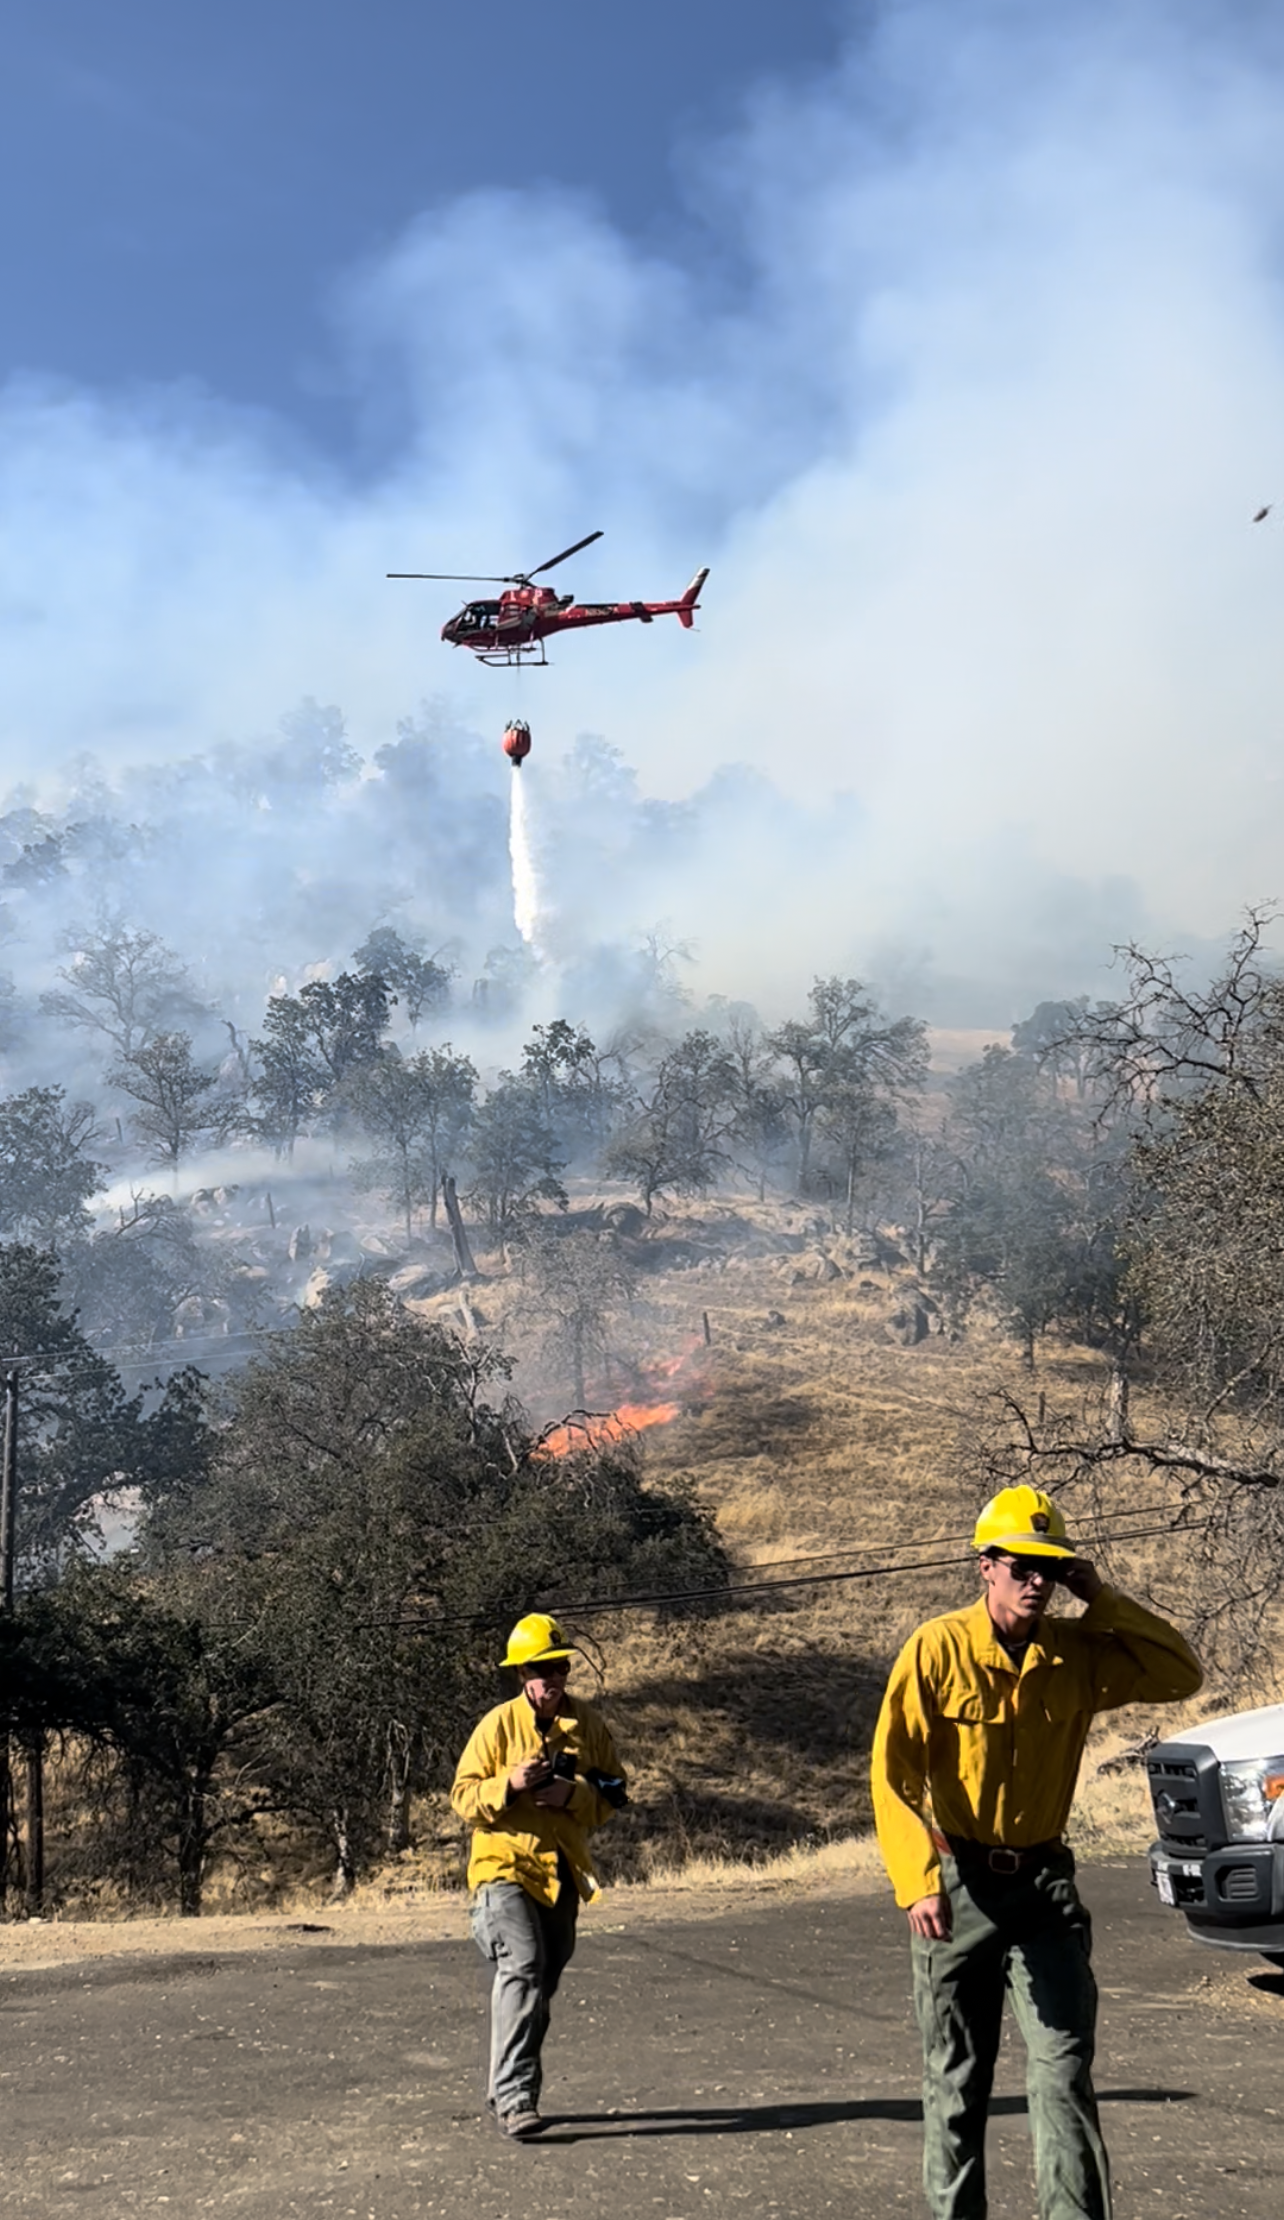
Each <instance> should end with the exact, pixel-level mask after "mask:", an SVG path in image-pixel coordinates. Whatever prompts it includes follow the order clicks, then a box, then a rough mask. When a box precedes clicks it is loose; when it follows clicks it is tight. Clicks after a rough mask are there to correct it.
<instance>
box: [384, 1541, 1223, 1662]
mask: <svg viewBox="0 0 1284 2220" xmlns="http://www.w3.org/2000/svg"><path fill="white" fill-rule="evenodd" d="M1211 1523H1212V1522H1211V1520H1209V1519H1197V1520H1193V1521H1192V1522H1191V1523H1190V1524H1189V1525H1188V1526H1183V1527H1181V1528H1180V1529H1174V1528H1173V1527H1172V1526H1171V1525H1165V1526H1141V1527H1134V1528H1132V1529H1130V1530H1129V1531H1128V1532H1126V1533H1115V1534H1108V1535H1106V1536H1102V1537H1098V1538H1099V1539H1105V1540H1109V1541H1114V1542H1139V1541H1147V1540H1150V1539H1151V1538H1153V1537H1154V1536H1155V1535H1158V1534H1172V1533H1173V1532H1174V1531H1180V1532H1181V1533H1183V1534H1198V1533H1201V1532H1202V1531H1203V1530H1204V1529H1205V1528H1206V1527H1208V1526H1209V1525H1210V1524H1211ZM785 1562H786V1563H788V1562H789V1560H788V1559H786V1560H785ZM975 1562H976V1559H975V1556H974V1555H973V1553H972V1552H971V1551H969V1552H968V1554H967V1556H965V1557H919V1558H912V1559H911V1560H910V1561H909V1562H908V1563H901V1564H881V1565H858V1566H852V1567H850V1568H849V1569H848V1570H847V1571H846V1572H824V1573H798V1574H796V1575H795V1576H794V1577H793V1578H792V1579H787V1580H760V1581H759V1580H756V1581H749V1582H736V1583H733V1584H732V1585H730V1586H727V1587H723V1588H673V1589H669V1590H667V1591H665V1592H663V1593H660V1594H652V1595H636V1596H593V1597H588V1598H587V1599H585V1600H582V1601H576V1602H573V1603H557V1602H553V1603H550V1604H548V1605H547V1606H546V1608H547V1609H548V1610H549V1611H550V1612H552V1613H553V1614H554V1616H556V1617H558V1618H566V1619H574V1618H585V1617H597V1616H600V1615H601V1614H602V1613H609V1612H612V1611H643V1610H648V1609H655V1608H659V1607H661V1606H663V1607H664V1608H666V1609H672V1608H674V1607H682V1606H684V1605H694V1604H698V1603H725V1602H726V1601H727V1600H728V1598H730V1597H733V1596H761V1595H770V1594H774V1593H778V1592H779V1591H781V1590H782V1589H786V1588H824V1587H830V1586H832V1585H834V1584H835V1583H836V1582H839V1581H844V1580H886V1579H893V1578H895V1576H896V1575H897V1574H898V1573H910V1572H955V1571H957V1570H958V1569H959V1568H960V1567H961V1566H964V1565H970V1564H975ZM497 1623H498V1622H497V1620H496V1619H495V1617H494V1615H493V1614H492V1613H489V1612H486V1613H483V1612H470V1613H469V1612H459V1613H454V1614H442V1615H440V1616H438V1617H435V1618H433V1617H423V1618H415V1619H401V1618H398V1619H363V1620H361V1621H360V1622H359V1624H360V1625H361V1626H363V1627H367V1628H374V1627H389V1628H394V1629H395V1628H401V1629H403V1630H404V1632H405V1633H407V1634H416V1633H428V1632H431V1631H432V1629H433V1628H435V1627H448V1626H470V1627H489V1626H494V1625H496V1624H497Z"/></svg>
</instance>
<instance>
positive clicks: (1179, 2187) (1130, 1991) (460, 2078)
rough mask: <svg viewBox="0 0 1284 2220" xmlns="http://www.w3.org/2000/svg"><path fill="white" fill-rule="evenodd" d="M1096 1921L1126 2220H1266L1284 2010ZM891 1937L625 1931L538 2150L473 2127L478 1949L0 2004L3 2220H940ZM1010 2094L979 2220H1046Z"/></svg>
mask: <svg viewBox="0 0 1284 2220" xmlns="http://www.w3.org/2000/svg"><path fill="white" fill-rule="evenodd" d="M1084 1893H1085V1896H1086V1897H1087V1899H1088V1901H1089V1903H1090V1904H1091V1905H1092V1907H1093V1909H1094V1912H1095V1915H1096V1919H1097V1968H1098V1975H1099V1978H1100V1981H1101V1984H1102V1988H1103V1991H1104V1998H1103V2025H1102V2038H1103V2040H1102V2056H1101V2061H1100V2068H1099V2073H1098V2087H1099V2089H1100V2092H1101V2096H1102V2100H1103V2113H1104V2118H1105V2123H1106V2132H1107V2135H1108V2138H1109V2141H1110V2145H1111V2150H1112V2154H1113V2159H1114V2165H1115V2172H1116V2180H1117V2187H1118V2199H1117V2211H1118V2213H1119V2214H1120V2215H1121V2216H1125V2215H1126V2216H1133V2215H1137V2216H1141V2220H1146V2216H1149V2215H1154V2220H1197V2216H1198V2220H1208V2216H1209V2215H1212V2216H1215V2220H1233V2216H1235V2215H1240V2214H1248V2215H1253V2216H1254V2220H1256V2216H1259V2215H1260V2216H1261V2220H1267V2215H1270V2216H1271V2220H1275V2216H1276V2215H1277V2214H1278V2211H1279V2205H1280V2197H1281V2173H1282V2171H1284V2090H1282V2088H1281V2076H1280V2043H1281V2032H1282V2030H1284V1977H1281V1976H1280V1975H1278V1974H1273V1973H1272V1972H1271V1971H1270V1969H1269V1968H1268V1967H1266V1966H1265V1965H1259V1963H1258V1962H1257V1961H1256V1960H1254V1959H1251V1958H1247V1959H1243V1960H1240V1959H1238V1958H1230V1957H1229V1956H1228V1955H1227V1954H1223V1953H1213V1952H1210V1951H1204V1950H1200V1949H1199V1948H1198V1947H1197V1946H1196V1945H1194V1944H1191V1943H1189V1942H1187V1941H1186V1940H1185V1937H1184V1931H1183V1929H1182V1926H1181V1923H1180V1922H1179V1921H1175V1920H1174V1919H1173V1918H1172V1917H1171V1916H1170V1915H1164V1914H1163V1913H1162V1912H1161V1911H1160V1909H1159V1907H1158V1906H1157V1905H1156V1903H1155V1901H1154V1898H1153V1896H1152V1895H1151V1892H1150V1890H1149V1888H1148V1886H1147V1885H1146V1882H1145V1878H1144V1872H1142V1871H1141V1870H1139V1868H1138V1866H1137V1865H1136V1864H1135V1863H1134V1864H1131V1865H1128V1866H1118V1867H1111V1866H1099V1867H1094V1868H1091V1869H1089V1870H1088V1871H1087V1873H1086V1875H1085V1878H1084ZM903 1926H904V1922H903V1919H902V1917H901V1915H900V1914H898V1913H897V1912H895V1911H894V1909H893V1908H892V1907H891V1905H890V1904H889V1902H888V1900H887V1898H886V1897H885V1896H884V1895H882V1894H872V1893H868V1892H862V1893H859V1894H857V1893H848V1894H843V1893H839V1892H837V1891H834V1890H830V1891H827V1892H823V1893H819V1894H812V1893H800V1894H794V1895H791V1896H787V1897H782V1898H781V1899H780V1900H779V1901H775V1902H772V1901H764V1900H762V1899H761V1898H757V1899H751V1900H748V1901H746V1902H737V1901H736V1900H734V1899H732V1900H728V1901H727V1904H726V1908H725V1909H724V1910H723V1911H722V1912H721V1913H720V1915H719V1916H717V1917H708V1918H703V1917H701V1918H692V1917H690V1916H687V1917H682V1918H675V1919H670V1918H666V1917H665V1916H663V1909H662V1907H661V1912H660V1916H655V1914H654V1912H652V1913H651V1914H650V1915H648V1916H634V1915H632V1914H630V1916H629V1917H628V1918H627V1919H626V1920H625V1921H624V1922H621V1921H620V1920H619V1918H618V1916H613V1910H612V1907H611V1900H610V1899H608V1900H607V1905H606V1907H605V1908H604V1909H602V1910H601V1911H598V1912H594V1913H591V1914H590V1915H589V1916H588V1919H587V1921H586V1925H585V1931H584V1934H583V1938H582V1941H581V1946H580V1951H579V1954H578V1957H577V1959H576V1962H575V1965H574V1967H573V1968H572V1970H571V1973H570V1974H569V1975H568V1977H567V1984H566V1988H565V1990H564V1993H563V1996H562V1998H561V1999H559V2003H558V2007H557V2010H556V2016H555V2023H554V2029H553V2034H552V2036H551V2038H550V2043H549V2049H548V2052H547V2060H548V2065H549V2075H548V2085H547V2087H546V2090H545V2107H546V2110H547V2111H548V2113H549V2114H550V2121H551V2124H550V2126H549V2128H548V2130H547V2132H546V2134H545V2135H544V2137H543V2138H542V2140H541V2141H540V2143H539V2144H537V2145H528V2146H521V2145H518V2146H513V2145H509V2144H506V2143H504V2142H503V2141H502V2140H501V2139H500V2137H499V2136H498V2134H497V2133H496V2132H495V2131H494V2130H493V2128H491V2127H490V2125H489V2123H488V2121H487V2120H486V2119H485V2116H484V2115H483V2113H482V2110H481V2105H480V2097H481V2064H482V2058H481V2050H482V2030H483V1979H482V1969H481V1966H480V1961H478V1960H477V1959H476V1958H475V1956H474V1954H473V1952H472V1950H471V1946H470V1945H469V1944H468V1943H467V1942H466V1941H464V1940H463V1939H462V1938H461V1939H455V1940H439V1941H431V1942H420V1943H416V1944H404V1945H402V1946H400V1947H393V1946H385V1947H369V1946H362V1947H353V1946H352V1945H350V1944H349V1943H347V1942H346V1941H344V1940H343V1939H342V1938H341V1936H336V1935H333V1934H330V1935H327V1934H317V1935H307V1934H298V1933H294V1934H284V1933H283V1934H282V1935H281V1936H280V1938H279V1940H278V1941H277V1942H276V1943H275V1945H274V1946H272V1947H269V1948H265V1949H263V1950H261V1951H259V1952H253V1953H251V1952H244V1951H242V1952H240V1953H238V1954H227V1953H218V1954H216V1953H211V1954H210V1955H208V1956H199V1955H194V1954H192V1953H191V1952H190V1951H187V1952H185V1954H184V1955H182V1956H181V1957H166V1956H151V1957H139V1956H126V1957H118V1958H115V1959H112V1958H105V1957H97V1958H93V1959H89V1960H85V1961H82V1962H77V1963H72V1964H67V1965H61V1966H59V1965H46V1966H43V1967H42V1966H39V1965H27V1966H25V1967H14V1968H11V1969H9V1970H4V1971H0V2076H2V2091H3V2093H2V2094H0V2122H2V2134H0V2154H2V2155H0V2212H8V2211H11V2210H12V2211H20V2212H22V2213H25V2214H29V2215H31V2216H32V2220H54V2216H55V2215H57V2216H59V2220H62V2216H64V2215H71V2214H75V2215H77V2220H115V2216H116V2215H124V2214H134V2213H139V2212H150V2211H153V2210H154V2211H156V2212H166V2213H168V2214H181V2215H182V2216H183V2220H187V2216H189V2215H193V2214H197V2213H203V2212H230V2213H236V2214H239V2215H244V2216H245V2220H287V2216H289V2215H304V2216H308V2220H312V2216H319V2215H324V2214H335V2215H340V2216H345V2215H346V2216H355V2220H421V2216H422V2220H429V2216H431V2220H702V2216H704V2215H735V2214H737V2213H740V2212H744V2213H746V2214H749V2213H752V2214H754V2215H755V2216H758V2215H772V2214H779V2215H781V2220H785V2216H789V2215H799V2216H808V2220H810V2216H812V2215H822V2214H826V2213H834V2214H842V2215H844V2216H845V2220H888V2216H890V2215H893V2214H897V2213H905V2214H911V2215H914V2214H921V2211H922V2205H921V2201H920V2197H919V2190H918V2167H919V2120H918V2097H917V2055H916V2038H915V2034H914V2030H913V2026H912V2022H911V2019H910V2014H909V2008H908V2001H907V1964H906V1951H905V1942H904V1935H903ZM190 1933H191V1930H190V1929H189V1930H188V1935H190ZM57 1935H58V1931H57V1930H49V1949H50V1955H51V1956H52V1955H53V1954H54V1953H55V1951H56V1950H57V1948H58V1941H57ZM184 1940H185V1941H186V1940H187V1936H185V1937H184ZM0 1963H2V1960H0ZM998 2086H999V2095H998V2099H997V2103H996V2107H995V2112H996V2117H995V2119H994V2123H993V2127H992V2131H991V2181H992V2194H991V2210H992V2214H993V2216H994V2220H1030V2215H1031V2214H1032V2213H1033V2211H1034V2200H1033V2192H1032V2184H1031V2175H1030V2165H1029V2137H1028V2132H1027V2126H1026V2119H1025V2108H1024V2100H1023V2097H1022V2095H1021V2059H1020V2053H1019V2050H1015V2049H1012V2048H1005V2052H1004V2057H1003V2060H1002V2063H1001V2066H1000V2077H999V2085H998Z"/></svg>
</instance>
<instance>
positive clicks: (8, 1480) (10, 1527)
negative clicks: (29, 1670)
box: [0, 1360, 18, 1615]
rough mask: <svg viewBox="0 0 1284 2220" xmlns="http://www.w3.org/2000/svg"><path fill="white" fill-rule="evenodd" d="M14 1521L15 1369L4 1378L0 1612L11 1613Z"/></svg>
mask: <svg viewBox="0 0 1284 2220" xmlns="http://www.w3.org/2000/svg"><path fill="white" fill-rule="evenodd" d="M17 1518H18V1366H17V1362H16V1360H11V1361H10V1363H9V1364H8V1365H7V1366H6V1367H5V1375H4V1465H3V1469H2V1470H0V1611H4V1612H5V1614H6V1615H8V1614H9V1613H10V1612H11V1611H12V1610H13V1541H14V1533H15V1530H16V1526H17Z"/></svg>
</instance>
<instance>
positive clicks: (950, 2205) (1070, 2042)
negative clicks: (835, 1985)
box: [910, 1850, 1110, 2220]
mask: <svg viewBox="0 0 1284 2220" xmlns="http://www.w3.org/2000/svg"><path fill="white" fill-rule="evenodd" d="M942 1866H943V1878H942V1887H943V1889H944V1890H945V1893H946V1894H947V1895H948V1897H949V1900H950V1907H951V1910H952V1912H953V1933H952V1934H951V1936H950V1939H949V1941H948V1942H924V1941H922V1940H921V1939H920V1938H919V1937H918V1936H917V1935H912V1936H911V1938H910V1948H911V1952H912V1956H913V1966H914V2009H915V2012H916V2014H917V2016H918V2024H919V2028H920V2031H921V2033H922V2037H923V2133H924V2144H923V2187H924V2191H925V2194H926V2197H927V2204H928V2209H929V2211H930V2212H931V2214H932V2220H985V2215H986V2211H987V2205H986V2196H985V2120H986V2113H987V2110H988V2108H989V2102H990V2091H991V2088H992V2085H993V2081H994V2061H995V2058H996V2056H997V2054H998V2048H999V2028H1000V2022H1001V2020H1002V2017H1003V1998H1004V1993H1005V1991H1006V1993H1007V1994H1008V1995H1010V1996H1011V1999H1012V2008H1013V2010H1014V2012H1015V2013H1016V2018H1017V2025H1018V2026H1019V2028H1020V2030H1021V2033H1022V2036H1023V2037H1024V2039H1025V2047H1026V2090H1027V2094H1028V2102H1029V2108H1030V2128H1031V2132H1032V2134H1033V2137H1034V2161H1035V2169H1036V2173H1037V2176H1038V2184H1039V2213H1040V2216H1041V2220H1109V2215H1110V2174H1109V2168H1108V2165H1107V2160H1106V2150H1105V2145H1104V2143H1103V2142H1102V2140H1101V2128H1100V2125H1099V2123H1098V2119H1097V2100H1096V2097H1095V2096H1094V2094H1093V2089H1092V2054H1093V2047H1094V2041H1095V2033H1096V2022H1097V1984H1096V1982H1095V1981H1094V1979H1093V1975H1092V1967H1091V1965H1090V1964H1089V1953H1090V1951H1091V1948H1092V1926H1091V1922H1090V1920H1089V1918H1088V1914H1087V1912H1086V1911H1085V1910H1084V1907H1083V1905H1082V1904H1081V1903H1080V1901H1079V1892H1078V1890H1077V1889H1076V1887H1075V1884H1074V1858H1073V1857H1072V1855H1071V1853H1070V1852H1069V1851H1068V1850H1062V1851H1057V1852H1055V1853H1054V1854H1053V1855H1052V1856H1051V1857H1049V1858H1048V1859H1047V1861H1046V1862H1045V1863H1043V1864H1039V1865H1034V1866H1032V1867H1030V1868H1029V1869H1028V1870H1027V1871H1025V1872H1021V1873H1016V1874H1012V1875H1010V1876H1008V1875H1000V1874H994V1873H991V1872H989V1871H988V1870H987V1868H986V1867H985V1866H984V1865H982V1864H978V1863H977V1862H976V1861H974V1860H972V1859H971V1858H969V1859H968V1860H967V1863H966V1867H965V1870H964V1871H963V1872H960V1869H959V1866H958V1864H957V1863H956V1862H955V1860H954V1859H953V1858H949V1857H947V1858H944V1859H943V1860H942Z"/></svg>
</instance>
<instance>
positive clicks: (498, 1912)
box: [451, 1611, 627, 2138]
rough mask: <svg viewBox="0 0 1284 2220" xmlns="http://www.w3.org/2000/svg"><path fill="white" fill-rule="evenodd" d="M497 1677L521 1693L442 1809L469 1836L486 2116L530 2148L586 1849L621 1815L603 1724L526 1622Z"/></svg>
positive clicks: (491, 1715) (482, 1726)
mask: <svg viewBox="0 0 1284 2220" xmlns="http://www.w3.org/2000/svg"><path fill="white" fill-rule="evenodd" d="M504 1663H505V1665H508V1666H513V1667H515V1668H516V1670H517V1672H518V1674H519V1675H520V1678H521V1683H522V1686H521V1693H520V1694H519V1695H518V1696H515V1697H514V1698H513V1699H512V1701H511V1702H509V1703H504V1704H498V1705H496V1707H495V1709H494V1710H493V1711H488V1712H487V1714H486V1716H485V1718H484V1719H482V1720H481V1721H480V1722H479V1724H478V1725H477V1726H476V1727H475V1728H474V1729H473V1732H472V1735H471V1737H470V1738H469V1742H468V1747H467V1749H466V1750H465V1751H464V1754H463V1756H462V1757H461V1758H460V1760H459V1765H458V1768H457V1770H456V1773H455V1784H454V1787H453V1789H452V1790H451V1802H452V1804H453V1805H454V1807H455V1810H456V1811H457V1812H458V1813H459V1816H460V1818H461V1819H465V1820H467V1821H468V1822H469V1824H470V1825H471V1827H472V1829H473V1837H472V1850H471V1854H470V1857H469V1862H468V1886H469V1888H470V1889H472V1890H473V1891H474V1892H475V1893H474V1897H473V1908H472V1931H473V1939H474V1941H475V1942H476V1944H477V1947H478V1949H479V1950H480V1952H481V1954H482V1956H483V1958H485V1959H486V1961H487V1963H488V1964H489V1965H491V1966H492V1967H493V1968H494V1979H493V1981H492V1984H491V2007H490V2031H491V2033H490V2082H489V2091H488V2096H487V2102H488V2104H489V2106H490V2109H491V2111H492V2112H493V2113H494V2115H495V2118H496V2120H497V2121H498V2124H499V2126H500V2128H501V2130H502V2132H503V2133H504V2134H505V2135H510V2136H516V2137H518V2138H524V2137H526V2136H530V2135H538V2133H539V2131H540V2129H541V2127H542V2126H543V2121H542V2120H541V2118H540V2111H539V2099H540V2086H541V2080H542V2068H541V2060H540V2052H541V2049H542V2047H543V2042H544V2037H545V2035H546V2033H547V2032H548V2020H549V2005H550V2002H551V2000H552V1998H553V1997H554V1995H555V1994H556V1992H557V1985H558V1982H559V1981H560V1980H561V1977H562V1974H563V1971H564V1970H565V1968H566V1966H567V1965H568V1964H569V1963H570V1959H571V1954H572V1952H573V1951H574V1949H575V1923H576V1918H577V1915H578V1913H579V1908H580V1903H581V1900H583V1901H585V1902H587V1901H588V1900H589V1899H590V1898H591V1897H592V1896H594V1895H596V1893H597V1890H598V1887H599V1885H600V1884H599V1882H598V1878H597V1875H596V1873H595V1872H594V1869H593V1859H592V1854H591V1852H590V1849H589V1839H588V1838H589V1836H590V1834H591V1833H592V1832H593V1830H594V1829H595V1828H597V1827H601V1826H602V1825H604V1823H605V1822H606V1821H607V1820H608V1819H609V1818H610V1817H611V1814H612V1812H613V1811H616V1810H618V1809H619V1807H620V1805H621V1804H622V1803H624V1802H626V1801H627V1798H626V1794H625V1783H624V1777H623V1775H622V1774H621V1772H620V1769H619V1765H618V1762H617V1760H616V1755H615V1748H614V1745H613V1743H612V1741H611V1736H610V1733H609V1731H608V1729H607V1726H606V1722H605V1721H604V1719H603V1718H602V1717H601V1715H600V1713H598V1712H596V1711H594V1710H593V1709H592V1707H591V1706H590V1705H589V1704H586V1703H584V1702H582V1701H581V1700H580V1698H579V1697H578V1696H571V1695H568V1694H567V1690H566V1682H567V1676H568V1674H569V1672H570V1669H571V1652H570V1649H569V1647H568V1645H567V1642H566V1639H565V1636H564V1635H563V1633H562V1630H561V1628H560V1627H559V1626H558V1624H557V1622H556V1620H555V1619H550V1618H549V1617H548V1616H547V1615H546V1614H545V1613H544V1612H542V1611H533V1612H531V1613H530V1614H529V1615H528V1616H527V1617H526V1618H524V1619H519V1620H518V1622H517V1625H516V1626H515V1627H514V1628H513V1631H512V1633H511V1635H510V1636H509V1638H508V1649H507V1652H506V1654H505V1657H504Z"/></svg>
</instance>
